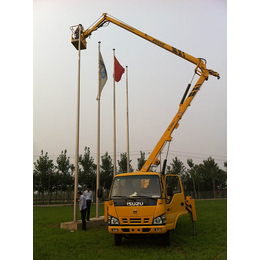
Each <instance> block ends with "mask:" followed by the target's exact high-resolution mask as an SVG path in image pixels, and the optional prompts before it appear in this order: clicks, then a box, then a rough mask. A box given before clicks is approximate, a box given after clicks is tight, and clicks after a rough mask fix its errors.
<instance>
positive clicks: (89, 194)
mask: <svg viewBox="0 0 260 260" xmlns="http://www.w3.org/2000/svg"><path fill="white" fill-rule="evenodd" d="M83 195H84V196H85V198H86V200H87V221H90V219H89V215H90V207H91V205H93V194H92V191H91V190H90V186H87V190H85V191H84V193H83Z"/></svg>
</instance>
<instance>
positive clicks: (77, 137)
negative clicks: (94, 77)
mask: <svg viewBox="0 0 260 260" xmlns="http://www.w3.org/2000/svg"><path fill="white" fill-rule="evenodd" d="M81 31H82V27H81V24H79V45H78V46H79V47H78V94H77V125H76V152H75V181H74V215H73V222H77V220H78V219H77V200H78V157H79V112H80V39H81Z"/></svg>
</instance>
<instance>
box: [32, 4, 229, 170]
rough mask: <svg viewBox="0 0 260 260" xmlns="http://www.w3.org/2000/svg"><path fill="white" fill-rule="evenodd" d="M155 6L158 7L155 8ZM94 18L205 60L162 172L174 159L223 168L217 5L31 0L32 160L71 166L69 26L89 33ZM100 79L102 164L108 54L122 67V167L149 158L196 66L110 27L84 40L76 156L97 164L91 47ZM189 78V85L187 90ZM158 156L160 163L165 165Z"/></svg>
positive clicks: (221, 26)
mask: <svg viewBox="0 0 260 260" xmlns="http://www.w3.org/2000/svg"><path fill="white" fill-rule="evenodd" d="M162 3H163V4H162ZM103 13H108V14H110V15H111V16H114V17H116V18H117V19H119V20H121V21H123V22H125V23H127V24H129V25H130V26H132V27H134V28H136V29H138V30H140V31H142V32H144V33H147V34H148V35H151V36H152V37H154V38H156V39H158V40H160V41H162V42H164V43H167V44H169V45H171V46H174V47H176V48H178V49H180V50H182V51H184V52H186V53H188V54H190V55H192V56H194V57H196V58H204V59H206V60H207V64H206V65H207V68H208V69H213V70H215V71H217V72H218V73H219V74H220V80H217V78H215V77H212V76H210V77H209V79H208V81H205V82H204V84H203V86H202V87H201V90H200V91H199V92H198V94H197V95H196V97H195V98H194V100H193V101H192V103H191V106H190V107H189V108H188V110H187V111H186V113H185V115H184V116H183V118H182V119H181V121H180V126H179V128H178V129H177V130H175V131H174V132H173V134H172V137H173V139H172V142H171V145H170V152H169V157H168V165H169V163H170V162H171V160H172V158H174V157H175V156H177V157H178V158H179V159H180V160H181V161H182V162H183V163H184V164H185V165H186V166H187V164H186V161H187V159H188V158H192V159H193V161H194V162H195V163H202V162H203V160H206V159H207V158H208V157H209V156H211V157H213V158H214V159H215V161H216V162H217V163H218V165H219V167H220V168H222V169H225V168H224V162H225V161H227V6H226V1H216V0H215V1H214V0H210V1H209V0H207V1H205V0H198V1H186V0H184V1H183V0H182V1H179V0H176V1H157V0H149V1H140V0H139V1H135V0H134V1H117V0H114V1H112V0H110V1H102V0H101V1H89V0H87V1H86V0H85V1H80V0H76V1H75V0H74V1H61V0H58V1H53V0H52V1H48V0H47V1H46V0H45V1H40V0H35V1H34V2H33V160H34V161H36V160H37V159H38V158H39V155H40V153H41V150H43V151H44V153H45V152H48V155H49V157H50V159H52V160H54V162H56V158H57V157H58V156H59V154H60V153H61V151H64V150H65V149H66V150H67V154H68V156H69V157H70V160H71V163H73V164H75V149H76V148H75V147H76V109H77V71H78V52H77V50H76V49H75V48H74V47H73V45H72V44H71V42H70V37H71V31H70V26H73V25H77V24H79V23H81V24H82V25H83V26H84V28H85V29H87V28H88V27H90V26H91V25H92V24H93V23H94V22H95V21H96V20H97V19H98V18H99V17H100V16H101V15H102V14H103ZM99 41H100V42H101V53H102V56H103V60H104V63H105V66H106V69H107V72H108V81H107V83H106V85H105V87H104V89H103V91H102V94H101V103H100V105H101V111H100V113H101V119H100V122H101V130H100V136H101V137H100V138H101V139H100V143H101V145H100V151H101V156H102V155H103V154H104V153H105V152H108V153H109V154H110V155H111V157H112V158H113V49H115V55H116V57H117V59H118V61H119V62H120V64H121V65H122V66H124V67H125V66H128V92H129V140H130V141H129V142H130V145H129V146H130V160H132V163H131V164H132V166H133V168H134V169H136V167H137V158H138V157H140V151H143V152H145V155H146V159H147V158H148V156H149V153H150V152H151V151H152V150H153V149H154V147H155V145H156V144H157V142H158V141H159V139H160V138H161V136H162V134H163V133H164V131H165V130H166V128H167V127H168V125H169V124H170V122H171V120H172V119H173V117H174V116H175V114H176V113H177V111H178V108H179V102H180V100H181V98H182V96H183V93H184V91H185V89H186V87H187V85H188V83H189V82H190V80H191V78H192V76H193V74H194V70H195V65H194V64H192V63H190V62H188V61H186V60H183V59H181V58H180V57H178V56H176V55H174V54H172V53H170V52H168V51H166V50H164V49H162V48H160V47H158V46H156V45H154V44H152V43H150V42H148V41H146V40H144V39H142V38H140V37H138V36H136V35H134V34H132V33H130V32H128V31H126V30H124V29H122V28H120V27H117V26H116V25H114V24H112V23H111V24H109V25H108V26H107V27H103V28H100V29H98V30H97V31H95V32H93V34H92V35H91V38H90V39H89V38H87V49H86V50H83V51H81V65H80V69H81V70H80V130H79V132H80V135H79V153H80V154H82V153H84V147H85V146H87V147H90V152H91V155H92V156H93V157H94V159H95V161H96V157H97V106H98V104H97V101H96V96H97V88H98V42H99ZM197 79H198V77H195V79H194V81H193V85H194V84H195V83H196V80H197ZM126 133H127V132H126V75H125V74H124V75H123V76H122V79H121V81H120V82H118V83H116V143H117V145H116V151H117V160H119V155H120V153H124V152H126V151H127V139H126V138H127V136H126ZM164 154H166V150H165V151H164V152H163V155H162V159H164V157H163V156H164Z"/></svg>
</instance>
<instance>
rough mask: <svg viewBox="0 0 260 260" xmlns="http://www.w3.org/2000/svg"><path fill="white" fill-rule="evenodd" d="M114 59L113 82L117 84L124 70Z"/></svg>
mask: <svg viewBox="0 0 260 260" xmlns="http://www.w3.org/2000/svg"><path fill="white" fill-rule="evenodd" d="M114 58H115V81H116V82H118V81H120V79H121V77H122V75H123V74H124V72H125V69H124V68H123V67H122V66H121V65H120V63H119V62H118V60H117V59H116V57H115V56H114Z"/></svg>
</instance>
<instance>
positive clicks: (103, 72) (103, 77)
mask: <svg viewBox="0 0 260 260" xmlns="http://www.w3.org/2000/svg"><path fill="white" fill-rule="evenodd" d="M99 73H100V75H99V95H98V97H97V98H99V97H100V95H101V91H102V89H103V87H104V86H105V84H106V82H107V78H108V77H107V70H106V66H105V63H104V61H103V58H102V55H101V52H99Z"/></svg>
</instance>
